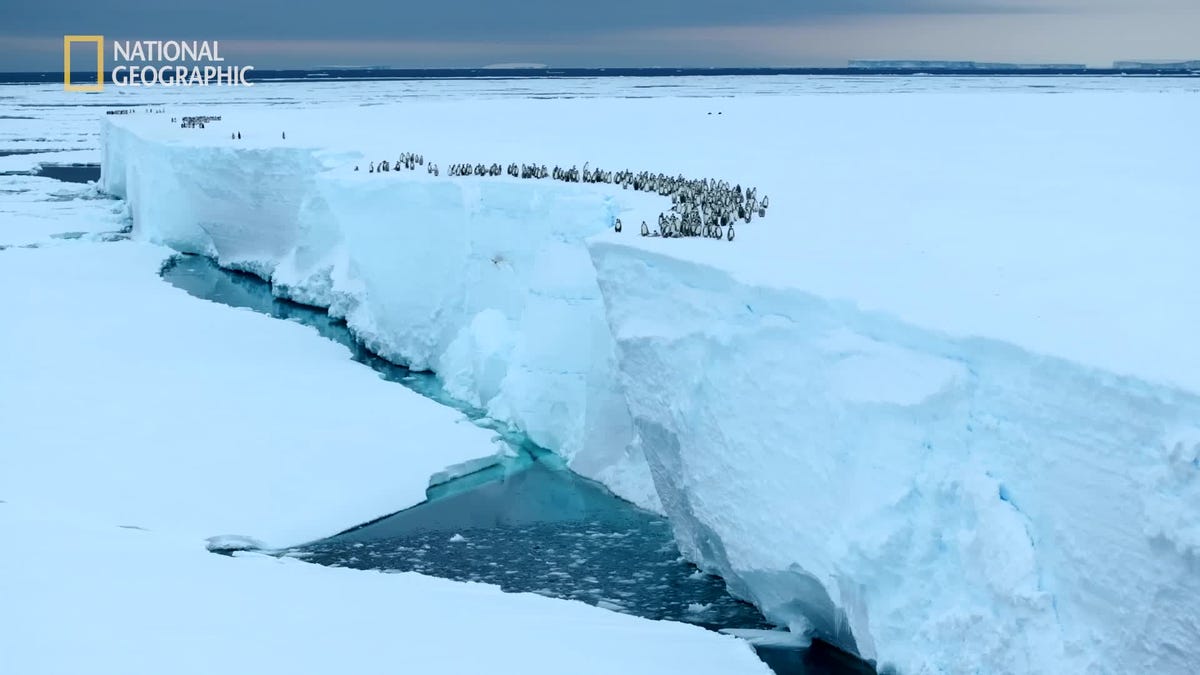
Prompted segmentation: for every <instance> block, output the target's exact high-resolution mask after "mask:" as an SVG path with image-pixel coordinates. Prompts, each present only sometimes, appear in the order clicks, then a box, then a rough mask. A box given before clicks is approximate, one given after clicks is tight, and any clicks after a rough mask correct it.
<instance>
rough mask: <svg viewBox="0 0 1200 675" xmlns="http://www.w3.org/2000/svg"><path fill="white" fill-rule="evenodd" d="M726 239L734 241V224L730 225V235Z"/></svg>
mask: <svg viewBox="0 0 1200 675" xmlns="http://www.w3.org/2000/svg"><path fill="white" fill-rule="evenodd" d="M725 238H726V239H728V240H729V241H733V224H732V223H730V225H729V234H728V236H726V237H725Z"/></svg>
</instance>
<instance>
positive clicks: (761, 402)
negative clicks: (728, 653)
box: [592, 244, 1200, 673]
mask: <svg viewBox="0 0 1200 675" xmlns="http://www.w3.org/2000/svg"><path fill="white" fill-rule="evenodd" d="M592 255H593V260H594V261H595V265H596V270H597V274H598V277H599V280H600V286H601V289H602V291H603V293H604V297H605V301H606V304H607V306H608V310H609V311H608V315H609V320H610V325H611V326H612V330H613V335H614V336H615V338H616V341H617V345H618V353H619V358H618V361H619V363H620V368H621V380H622V384H623V386H624V390H625V392H626V394H627V396H626V400H627V401H628V403H629V407H630V410H631V412H632V415H633V419H634V423H635V426H636V428H637V430H638V433H639V436H640V438H641V442H642V444H643V447H644V448H645V450H646V455H647V457H648V459H649V461H650V464H651V468H652V471H653V475H654V479H655V484H656V486H657V488H658V491H659V495H660V496H661V498H662V501H663V504H664V506H665V508H666V511H667V513H668V514H669V515H670V516H671V518H672V522H673V524H674V526H675V529H676V533H677V536H678V538H679V540H680V541H681V543H682V545H683V550H684V551H685V553H686V554H687V555H689V556H691V557H692V558H693V559H696V560H701V561H704V563H705V564H706V565H707V566H709V567H710V568H712V569H715V570H717V571H719V572H720V573H721V574H723V575H724V576H725V577H726V579H728V580H729V581H730V584H731V585H732V586H733V588H734V589H736V590H738V591H739V592H741V593H743V594H744V595H745V596H746V597H749V598H750V599H752V600H753V601H754V602H755V603H757V604H759V606H761V607H762V608H763V610H764V611H765V612H766V613H767V615H768V616H770V617H772V618H774V619H776V620H779V621H785V622H787V623H788V624H789V625H790V626H792V627H793V629H797V630H802V629H805V628H806V627H811V629H813V630H815V631H817V632H818V633H821V634H824V635H826V636H829V637H830V638H832V639H834V640H837V641H839V642H841V643H843V644H846V645H848V646H853V645H855V644H856V646H857V648H858V650H859V651H860V652H861V653H862V654H864V655H865V656H867V657H870V658H878V659H879V660H880V661H881V663H893V664H897V665H899V666H901V670H902V672H980V673H1064V672H1080V673H1081V672H1112V673H1128V672H1159V673H1168V672H1169V673H1183V672H1187V671H1188V670H1189V669H1190V668H1192V667H1194V664H1195V663H1196V659H1197V657H1198V649H1200V645H1197V643H1196V638H1197V636H1198V635H1200V633H1198V631H1200V610H1198V609H1197V605H1196V599H1197V598H1200V575H1197V571H1200V555H1198V554H1200V548H1198V544H1200V538H1197V533H1198V532H1200V530H1198V529H1197V526H1196V522H1197V521H1196V516H1197V511H1198V509H1200V459H1198V456H1200V427H1198V426H1197V422H1198V421H1200V398H1198V397H1197V396H1195V395H1194V394H1192V393H1189V392H1185V391H1181V390H1178V389H1173V388H1170V387H1165V386H1154V385H1150V384H1147V383H1145V382H1141V381H1138V380H1134V379H1131V378H1121V377H1117V376H1114V375H1111V374H1109V373H1106V372H1102V371H1097V370H1091V369H1088V368H1086V367H1083V366H1080V365H1077V364H1073V363H1070V362H1068V361H1064V360H1060V359H1055V358H1051V357H1046V356H1043V355H1039V354H1034V353H1029V352H1027V351H1024V350H1022V349H1020V348H1016V347H1013V346H1011V345H1007V344H1004V343H1000V342H994V341H989V340H984V339H955V338H951V337H947V336H945V335H943V334H939V333H937V332H934V331H929V330H923V329H921V328H918V327H915V326H911V325H905V324H903V323H901V322H898V321H896V320H894V319H890V318H888V317H887V316H884V315H879V314H870V313H864V312H862V311H859V310H857V309H856V308H855V307H854V306H853V305H850V304H848V303H840V302H833V301H829V300H827V299H823V298H820V297H816V296H813V295H810V294H807V293H804V292H800V291H797V290H786V289H785V290H781V289H773V288H769V287H763V286H755V285H752V284H745V283H740V282H738V281H736V280H735V279H734V278H732V277H731V276H729V275H727V274H725V273H723V272H721V271H718V270H715V269H713V268H710V267H706V266H703V265H697V264H693V263H689V262H684V261H680V260H678V259H672V258H669V257H665V256H662V255H657V254H652V253H647V252H646V251H642V250H639V249H636V248H633V247H626V246H621V245H612V244H597V245H595V246H593V248H592ZM651 317H652V318H651ZM662 382H670V383H674V384H675V387H674V388H664V387H662V386H660V385H659V384H658V383H662ZM680 392H687V395H685V396H681V395H680Z"/></svg>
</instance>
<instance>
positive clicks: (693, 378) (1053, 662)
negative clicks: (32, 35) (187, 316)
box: [104, 80, 1200, 673]
mask: <svg viewBox="0 0 1200 675" xmlns="http://www.w3.org/2000/svg"><path fill="white" fill-rule="evenodd" d="M900 82H909V80H904V81H900ZM1022 82H1023V81H1022V80H1014V81H1010V82H1007V83H1006V84H1005V85H1003V86H1004V88H1006V89H1008V90H1009V91H1008V92H1006V93H1001V92H997V91H990V92H981V91H979V90H978V89H973V88H971V87H968V88H965V89H963V90H961V91H956V92H953V93H943V92H936V91H934V92H930V91H923V92H922V93H914V94H911V95H895V94H874V93H861V92H863V91H870V90H871V87H870V86H867V87H865V88H860V87H859V86H857V85H855V86H850V87H844V88H843V89H842V90H841V91H855V92H856V93H855V95H853V96H849V95H828V94H820V95H815V94H814V95H780V93H779V92H778V91H777V90H776V91H773V92H772V94H771V95H770V97H769V98H766V97H762V98H760V97H756V96H751V95H745V96H739V97H737V98H731V99H722V98H698V99H686V98H661V99H648V100H639V99H633V100H627V99H615V98H613V99H606V98H600V99H594V100H530V101H524V100H513V99H505V98H498V99H496V100H487V101H479V102H473V103H472V104H470V105H464V104H462V103H461V102H458V101H432V102H419V101H406V102H405V103H404V104H403V105H387V104H384V105H372V106H371V107H364V108H353V109H344V110H337V111H333V110H328V109H324V110H321V111H320V113H319V114H318V113H311V112H304V111H289V110H279V109H271V110H269V111H264V109H255V108H252V107H240V108H239V107H234V106H226V107H220V106H212V107H210V108H206V109H205V111H206V112H207V111H209V110H212V111H217V112H219V113H222V114H224V115H226V119H225V120H224V121H223V122H221V123H219V124H215V125H211V126H210V128H208V129H205V130H179V129H178V128H177V127H175V128H173V127H172V126H171V125H169V124H166V123H165V118H164V119H158V118H156V117H155V116H141V117H138V116H129V119H112V120H106V122H108V124H107V125H106V127H105V128H106V134H107V138H106V144H105V148H104V153H105V175H104V186H105V187H106V188H107V189H109V190H111V191H113V192H115V193H116V194H118V195H122V196H125V197H127V198H128V199H129V200H130V206H131V211H132V215H133V222H134V227H135V233H136V234H137V235H138V236H139V237H142V238H146V239H150V240H152V241H160V242H164V243H169V244H171V245H173V246H177V247H180V248H184V249H186V250H195V251H201V252H206V253H209V254H212V255H215V256H217V257H218V258H219V259H220V260H221V261H222V263H223V264H226V265H230V266H235V267H240V268H243V269H249V270H253V271H255V272H256V273H258V274H261V275H263V276H265V277H268V278H271V279H272V280H273V281H274V282H275V283H276V284H277V287H278V289H279V292H280V293H282V294H285V295H289V296H290V297H295V298H298V299H305V300H307V301H311V302H315V303H317V304H322V305H329V306H330V307H331V311H333V312H335V313H338V314H343V315H345V316H346V317H347V319H348V321H349V323H350V325H351V326H352V327H353V328H354V329H355V330H356V331H358V332H359V334H360V335H362V336H363V337H364V338H365V339H367V340H368V342H369V343H370V344H371V345H372V346H374V347H377V348H378V349H380V350H381V351H383V352H384V353H385V354H387V355H389V356H390V357H392V358H400V359H403V360H408V361H411V362H413V363H416V364H427V365H430V366H432V367H434V368H436V369H440V370H441V371H442V372H444V373H445V378H446V380H447V383H448V384H449V385H450V386H452V387H455V388H456V390H457V391H458V392H459V393H460V395H467V396H470V395H472V394H473V395H475V396H477V397H478V400H479V401H480V403H481V404H486V405H487V406H488V407H489V410H490V411H492V412H493V414H495V415H497V416H498V417H501V418H502V419H506V420H507V421H509V422H512V423H514V424H517V425H519V426H522V428H525V429H526V430H527V431H529V433H530V434H531V436H533V437H534V438H535V440H539V439H540V440H541V441H543V442H544V444H546V445H548V446H550V447H552V448H553V449H555V450H558V451H560V452H563V454H564V455H566V456H568V457H570V458H571V459H572V465H573V466H575V467H576V468H577V469H579V470H581V471H582V472H584V473H585V474H587V475H592V476H596V477H599V478H601V479H602V480H605V481H606V482H607V483H608V484H609V485H610V486H612V487H613V488H614V489H615V490H617V491H618V492H619V493H621V494H624V495H627V496H632V497H633V498H635V499H638V500H639V501H641V502H643V503H652V502H653V501H654V500H655V499H658V500H661V507H662V508H663V509H664V510H665V512H666V513H667V514H668V515H669V516H670V517H671V519H672V523H673V525H674V527H675V528H676V534H677V537H678V539H679V540H680V543H681V546H682V547H683V549H684V551H685V553H686V554H687V555H688V556H689V557H690V558H691V559H693V560H696V561H698V562H700V563H701V564H702V565H704V566H705V567H706V568H707V569H709V570H712V571H716V572H720V573H722V574H723V576H725V577H726V579H727V580H728V581H729V582H730V584H731V587H732V589H733V590H734V591H735V592H737V593H739V594H741V595H742V596H744V597H747V598H750V599H752V600H754V601H755V602H756V603H758V604H759V605H760V606H761V607H762V608H763V610H764V611H765V612H766V613H767V615H768V616H769V617H771V618H773V619H776V620H779V621H784V622H787V623H788V624H790V625H791V627H792V628H793V629H794V630H797V631H799V630H811V631H813V632H816V633H819V634H822V635H824V636H825V637H827V638H829V639H833V640H835V641H838V642H841V643H842V644H844V645H847V646H854V647H857V649H858V650H859V651H860V652H861V653H862V654H864V655H865V656H868V657H877V658H878V659H880V661H881V662H884V663H890V664H895V665H896V666H898V667H899V668H900V670H901V672H905V673H908V672H912V673H922V672H989V673H1029V672H1045V673H1058V672H1100V673H1104V672H1111V673H1125V672H1165V673H1185V672H1191V670H1192V669H1193V666H1194V664H1195V663H1197V662H1200V603H1197V602H1196V598H1197V597H1200V582H1198V581H1197V580H1198V579H1200V575H1198V574H1197V571H1198V569H1200V567H1198V566H1200V562H1198V561H1200V551H1198V549H1197V541H1198V535H1197V530H1196V527H1195V523H1196V522H1197V521H1198V516H1200V514H1198V513H1197V511H1198V510H1200V502H1198V501H1197V490H1198V489H1200V488H1198V487H1197V485H1198V484H1200V459H1197V455H1198V454H1200V447H1198V446H1200V431H1198V430H1197V426H1196V420H1197V419H1200V397H1198V395H1200V349H1198V348H1197V344H1198V343H1197V342H1196V340H1195V338H1194V336H1195V335H1196V333H1197V319H1196V317H1197V316H1198V314H1197V311H1196V310H1197V309H1200V307H1198V303H1200V293H1197V287H1196V280H1195V275H1194V271H1193V270H1194V267H1195V265H1194V261H1193V260H1192V258H1194V251H1195V250H1196V243H1197V241H1196V236H1197V235H1196V232H1195V229H1194V226H1195V223H1196V222H1200V202H1198V201H1197V200H1196V199H1195V197H1194V186H1195V185H1197V184H1200V165H1198V164H1197V163H1196V162H1195V161H1194V157H1196V156H1197V151H1198V150H1200V139H1198V138H1197V136H1196V135H1195V134H1194V133H1191V129H1192V127H1193V121H1194V120H1195V119H1197V116H1198V115H1200V97H1198V96H1197V95H1196V93H1195V90H1194V88H1193V89H1190V90H1189V89H1187V87H1186V86H1184V87H1176V86H1175V85H1167V84H1163V83H1155V84H1153V85H1150V84H1146V83H1144V82H1142V81H1139V82H1137V83H1135V84H1133V85H1130V87H1131V88H1152V87H1162V88H1164V89H1169V91H1164V92H1158V91H1152V92H1146V91H1142V92H1134V91H1132V90H1130V91H1117V92H1111V91H1108V92H1100V91H1089V92H1072V91H1070V90H1069V87H1065V86H1063V85H1061V84H1057V85H1048V86H1050V89H1049V90H1050V91H1055V92H1057V93H1059V95H1056V96H1042V95H1036V94H1032V93H1016V91H1017V90H1019V89H1021V88H1024V87H1030V86H1033V85H1032V84H1030V83H1029V82H1030V81H1024V84H1022ZM1037 82H1038V83H1039V84H1040V82H1042V81H1041V80H1038V81H1037ZM1116 82H1118V81H1113V80H1109V81H1108V82H1106V84H1105V86H1106V87H1120V86H1121V85H1120V84H1117V83H1116ZM826 83H828V84H829V86H830V87H831V89H833V90H837V87H838V85H837V83H833V82H829V81H826ZM954 83H955V81H953V80H947V81H945V82H939V83H938V84H936V85H934V84H930V83H929V82H928V81H926V82H923V83H921V84H918V85H916V86H915V88H918V89H929V88H936V87H952V86H954ZM538 86H542V85H538ZM707 86H708V87H709V88H708V89H707V93H708V94H709V95H712V94H714V93H717V92H718V91H720V90H719V86H718V85H717V84H716V83H708V85H707ZM745 86H749V87H751V88H753V85H752V84H749V83H747V84H746V85H745ZM889 86H890V85H889ZM895 86H901V87H902V86H903V85H895ZM1090 86H1091V85H1090V84H1083V85H1081V87H1084V88H1087V87H1090ZM818 88H819V87H818ZM730 91H737V90H730ZM725 93H730V92H725ZM739 93H745V91H744V90H743V91H742V92H739ZM715 112H720V113H721V114H720V115H715V114H709V113H715ZM169 114H180V113H179V111H177V110H171V111H170V112H169ZM159 117H160V118H161V116H159ZM329 120H336V122H335V123H332V124H331V123H329ZM235 129H236V130H240V131H242V132H243V134H244V137H245V141H243V142H242V143H240V144H238V143H235V142H233V141H230V140H229V139H228V135H229V133H230V131H232V130H235ZM280 130H286V131H287V134H288V140H287V141H286V142H284V141H280V140H278V139H279V132H280ZM410 130H418V131H419V133H411V132H410ZM533 148H536V149H537V150H536V152H533V151H532V150H531V149H533ZM404 151H417V152H422V153H424V154H425V155H426V157H427V159H429V160H432V161H435V162H438V163H439V164H441V165H442V167H443V169H444V168H445V167H446V166H447V165H448V164H449V163H451V162H455V161H471V162H485V163H487V162H492V161H496V162H501V163H507V162H510V161H517V162H521V161H538V162H543V163H547V164H553V163H556V162H557V163H563V164H567V165H570V164H573V163H574V164H578V165H582V164H583V162H584V161H590V162H591V163H592V166H603V167H605V168H614V169H620V168H630V169H634V170H639V169H649V170H659V171H663V172H666V173H669V174H675V173H683V174H684V175H686V176H689V177H718V178H726V179H729V180H730V181H735V182H740V183H742V184H743V185H757V186H758V187H759V189H760V194H768V195H770V196H771V201H772V205H771V211H770V214H769V215H768V217H767V218H766V219H765V220H762V221H755V223H752V224H748V225H746V226H745V227H743V228H739V229H738V238H737V241H736V242H735V243H733V244H729V243H728V242H713V241H708V240H696V241H674V240H642V239H641V238H639V237H637V235H636V226H631V224H632V223H637V222H638V221H639V220H641V219H642V218H645V219H647V220H651V222H653V220H652V219H653V217H654V216H655V215H656V212H657V209H658V208H660V207H658V206H657V204H656V203H655V202H652V201H647V200H646V199H643V198H642V197H641V196H638V197H637V198H636V199H635V198H632V197H631V196H630V195H629V194H628V193H621V192H619V191H615V192H614V191H611V190H603V189H601V190H594V189H593V190H582V191H581V190H580V189H578V186H566V185H561V184H550V183H548V182H547V183H538V184H534V183H530V182H528V181H513V180H507V179H483V180H476V179H448V178H445V177H443V178H442V179H430V178H428V177H425V176H423V175H412V174H405V173H400V174H388V175H379V176H364V175H363V174H362V172H359V173H358V174H354V173H353V172H352V166H353V165H354V164H358V165H360V166H362V167H364V168H365V166H366V163H367V161H370V160H376V161H378V160H379V159H393V158H394V157H395V156H396V155H397V154H399V153H400V152H404ZM535 155H536V156H535ZM617 213H619V214H621V216H622V218H623V220H624V221H625V222H626V224H627V227H626V230H625V232H624V233H623V234H621V235H617V234H614V233H612V232H610V231H608V230H607V229H606V227H607V222H608V220H609V219H610V218H611V216H612V215H614V214H617ZM518 225H519V226H518ZM509 242H511V244H512V246H511V248H510V249H506V250H498V246H499V245H502V244H504V243H509ZM497 254H498V255H497ZM589 258H590V260H591V261H592V263H593V266H594V272H593V268H589V267H587V265H586V262H587V261H588V259H589ZM360 261H361V264H360ZM598 300H599V301H600V302H597V301H598ZM543 311H545V312H547V313H545V314H541V313H540V312H543ZM413 326H416V328H413ZM501 371H503V372H504V375H503V376H501V375H500V372H501ZM643 457H644V458H645V460H648V461H645V460H643ZM647 466H648V469H647ZM650 478H652V479H653V486H652V487H651V486H650V485H649V480H650ZM638 495H641V497H639V496H638Z"/></svg>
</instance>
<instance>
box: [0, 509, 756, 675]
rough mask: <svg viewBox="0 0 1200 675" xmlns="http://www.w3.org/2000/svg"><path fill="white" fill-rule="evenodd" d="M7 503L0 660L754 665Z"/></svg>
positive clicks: (736, 649) (682, 641)
mask: <svg viewBox="0 0 1200 675" xmlns="http://www.w3.org/2000/svg"><path fill="white" fill-rule="evenodd" d="M81 515H82V514H80V513H78V512H72V513H69V514H65V515H64V514H59V513H58V512H56V511H54V510H53V507H52V505H47V504H39V505H36V506H31V505H28V504H24V503H8V504H4V503H0V534H3V536H4V537H5V539H6V541H8V542H9V543H14V544H15V545H14V546H12V547H10V548H7V549H6V551H7V554H6V555H4V556H3V557H2V559H0V593H2V594H3V595H2V597H3V598H4V611H3V612H0V672H4V673H20V674H21V675H61V674H62V673H113V674H118V673H119V674H120V675H161V673H179V674H181V675H183V674H195V675H210V674H211V673H213V672H237V673H287V674H294V673H311V674H313V675H318V674H324V673H351V672H352V673H364V674H366V675H375V674H379V675H383V674H395V673H503V674H511V675H560V674H561V673H563V672H572V673H587V674H589V675H611V674H612V673H645V674H646V675H652V674H658V673H674V672H684V673H711V674H712V675H724V674H725V673H755V674H757V675H770V672H771V671H770V670H769V669H768V668H767V667H766V665H764V664H763V663H762V662H761V661H759V660H758V659H757V657H755V656H754V653H753V652H752V651H751V649H750V647H749V645H748V644H747V643H745V642H743V641H741V640H739V639H737V638H733V637H728V636H723V635H719V634H716V633H711V632H708V631H705V630H703V629H701V628H697V627H695V626H689V625H686V624H681V623H672V622H666V621H658V622H655V621H646V620H644V619H639V618H636V617H632V616H628V615H625V614H619V613H616V612H610V611H607V610H604V609H600V608H597V607H592V606H589V605H586V604H583V603H577V602H568V601H563V600H554V599H550V598H544V597H541V596H538V595H533V594H506V593H503V592H501V591H500V589H499V588H497V587H495V586H488V585H484V584H469V583H459V582H454V581H448V580H444V579H436V578H433V577H426V576H422V575H418V574H409V573H406V574H386V573H381V572H370V571H361V570H348V569H335V568H328V567H320V566H317V565H312V564H308V563H304V562H300V561H297V560H294V559H289V558H283V559H278V558H273V557H269V556H265V555H260V554H236V556H235V557H232V558H230V557H225V556H218V555H214V554H212V553H208V552H206V551H204V550H203V548H198V547H196V546H195V545H194V542H191V541H187V540H181V539H180V538H178V537H175V536H172V535H170V534H167V533H163V532H145V531H140V530H131V529H122V528H118V527H116V526H114V525H112V524H111V523H104V524H101V523H99V522H93V521H89V520H87V519H81V518H80V516H81Z"/></svg>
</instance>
